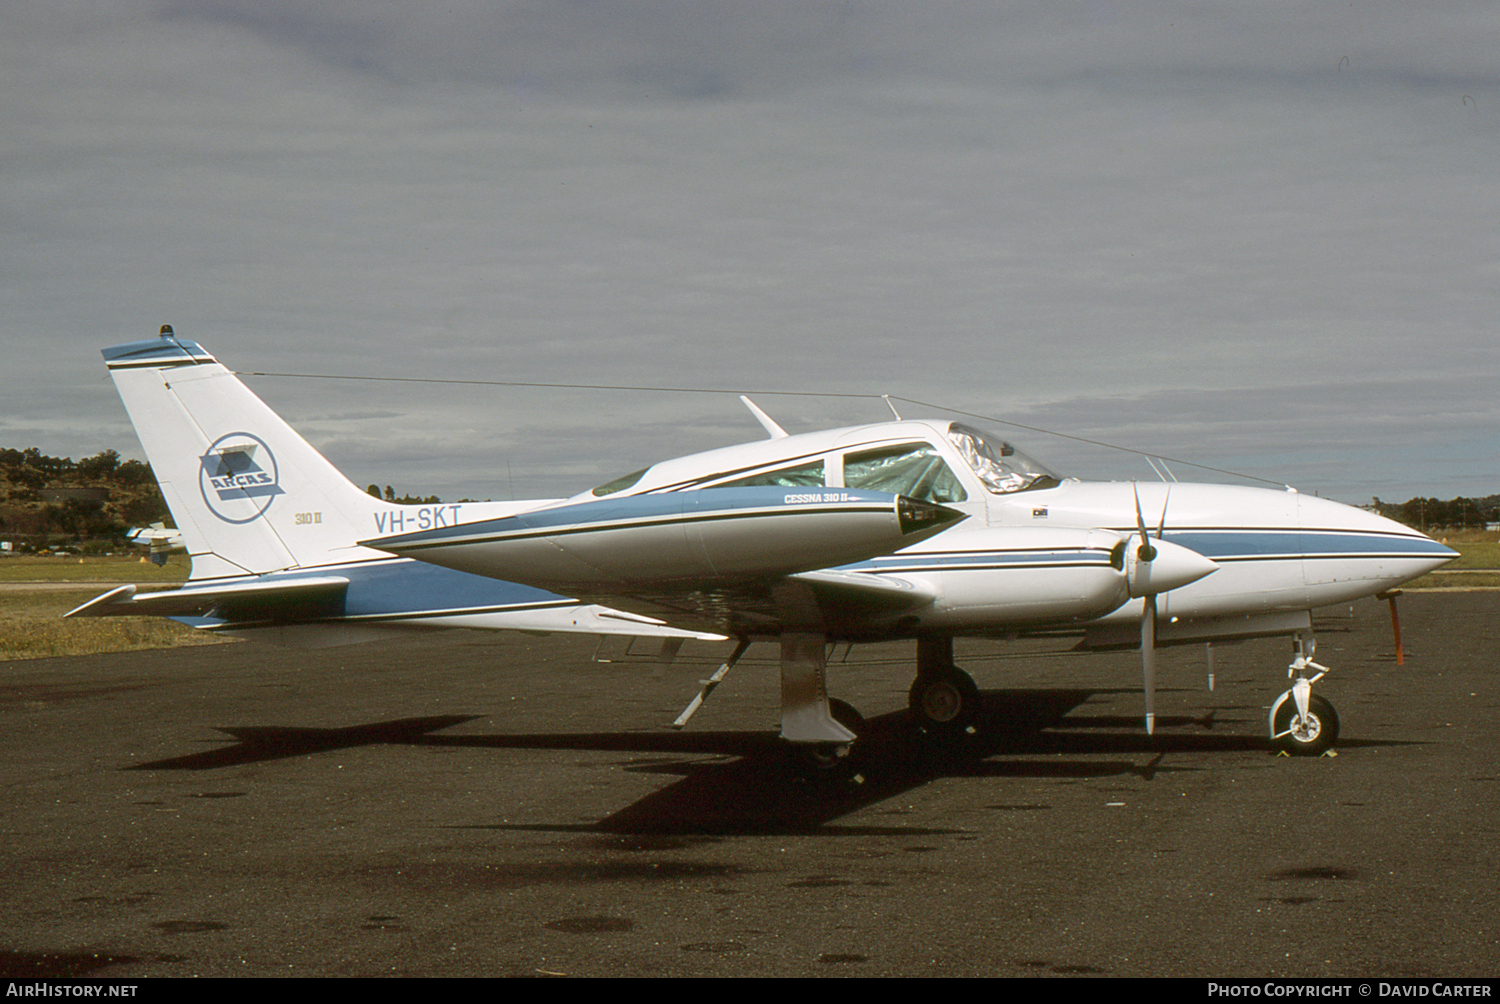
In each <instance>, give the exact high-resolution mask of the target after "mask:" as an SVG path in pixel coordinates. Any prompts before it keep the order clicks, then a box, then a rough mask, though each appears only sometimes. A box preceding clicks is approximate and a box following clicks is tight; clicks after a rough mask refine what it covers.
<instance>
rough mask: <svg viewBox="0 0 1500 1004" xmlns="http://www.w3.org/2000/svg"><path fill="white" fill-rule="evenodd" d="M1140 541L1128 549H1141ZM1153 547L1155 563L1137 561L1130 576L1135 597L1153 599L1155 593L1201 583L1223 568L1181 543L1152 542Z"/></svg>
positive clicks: (1131, 544) (1131, 592) (1133, 542)
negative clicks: (1205, 577)
mask: <svg viewBox="0 0 1500 1004" xmlns="http://www.w3.org/2000/svg"><path fill="white" fill-rule="evenodd" d="M1139 545H1140V540H1139V539H1138V538H1136V539H1132V540H1131V541H1130V542H1129V543H1128V544H1127V547H1130V548H1136V547H1139ZM1151 546H1152V548H1153V549H1154V550H1155V551H1156V557H1155V558H1154V559H1153V560H1151V561H1140V560H1137V561H1136V562H1135V567H1134V569H1133V570H1132V572H1133V574H1132V575H1131V577H1130V595H1131V596H1132V597H1141V596H1150V595H1152V594H1155V593H1164V592H1166V591H1167V590H1169V589H1177V588H1179V587H1181V586H1185V585H1187V584H1188V583H1190V582H1197V581H1198V580H1199V579H1201V578H1203V577H1204V576H1205V575H1209V574H1210V573H1212V572H1213V571H1215V570H1216V569H1217V568H1218V567H1219V566H1218V565H1217V564H1215V563H1214V562H1213V561H1211V560H1209V559H1208V558H1205V557H1204V556H1203V555H1201V554H1199V553H1198V552H1197V551H1194V550H1191V549H1189V548H1186V547H1183V546H1182V545H1181V544H1173V543H1172V542H1170V541H1166V540H1152V541H1151Z"/></svg>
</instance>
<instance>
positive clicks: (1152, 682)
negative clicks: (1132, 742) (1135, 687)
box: [1141, 596, 1156, 736]
mask: <svg viewBox="0 0 1500 1004" xmlns="http://www.w3.org/2000/svg"><path fill="white" fill-rule="evenodd" d="M1141 689H1142V690H1144V691H1145V693H1146V735H1148V736H1151V735H1155V734H1156V597H1155V596H1147V597H1146V604H1145V610H1144V611H1143V612H1142V614H1141Z"/></svg>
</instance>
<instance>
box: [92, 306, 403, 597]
mask: <svg viewBox="0 0 1500 1004" xmlns="http://www.w3.org/2000/svg"><path fill="white" fill-rule="evenodd" d="M104 360H105V363H106V364H107V365H108V367H109V373H110V376H111V377H112V378H113V379H114V382H115V388H116V389H117V390H118V391H119V393H120V398H121V400H122V401H124V403H125V410H126V411H127V412H129V413H130V420H131V422H132V423H133V424H134V425H135V431H136V435H138V436H139V437H140V440H141V445H142V446H143V447H145V450H146V456H147V458H148V459H149V460H150V461H151V468H152V470H153V471H155V473H156V478H157V481H158V482H159V483H160V484H161V490H162V494H163V496H165V498H166V501H167V506H168V508H170V509H171V510H172V515H173V517H175V518H176V520H177V526H178V528H179V529H180V530H181V531H182V536H183V542H184V543H185V544H186V545H187V549H188V553H189V554H190V555H191V556H192V559H193V571H192V578H193V579H194V580H201V579H210V578H218V577H221V576H226V575H244V574H245V573H247V572H248V573H252V574H258V573H262V572H270V571H276V570H279V569H285V568H296V567H306V566H310V565H320V564H328V563H331V562H335V561H351V560H353V561H358V560H362V559H370V558H379V557H385V555H383V554H382V553H381V552H378V551H371V550H369V549H368V548H362V547H359V546H357V545H356V544H355V541H356V540H358V539H360V537H368V536H369V534H370V528H371V526H373V525H374V523H373V520H372V516H373V514H374V513H375V512H376V510H377V509H384V508H389V505H388V504H387V503H382V502H381V501H379V500H377V499H374V498H371V497H370V496H369V495H367V494H366V493H365V492H363V491H361V490H360V489H359V488H357V487H356V486H355V485H354V484H352V483H351V482H350V481H349V479H348V478H346V477H344V476H343V475H342V474H341V473H339V471H338V470H337V468H335V467H334V466H333V465H332V464H330V463H329V462H328V461H327V460H325V459H323V456H322V455H321V454H320V453H318V451H317V450H314V449H313V448H312V447H311V446H309V445H308V443H307V441H306V440H304V439H303V438H302V437H301V436H299V435H298V434H297V433H296V432H295V431H294V430H293V429H292V427H291V426H289V425H287V424H286V422H284V421H282V420H281V418H280V417H279V416H277V415H276V413H275V412H273V411H272V410H271V409H270V408H268V407H266V405H265V403H264V402H262V401H261V399H260V398H258V397H256V396H255V395H254V394H253V393H251V391H250V389H249V388H248V387H246V386H245V385H244V384H243V383H241V382H240V381H239V379H238V378H237V377H236V376H235V375H234V374H233V373H231V372H229V370H227V369H225V368H224V367H223V366H221V365H220V364H219V363H218V361H217V360H215V359H214V358H213V356H211V355H209V354H208V353H207V352H205V351H204V350H203V349H202V348H201V347H200V346H199V345H197V344H195V343H194V342H190V341H186V340H182V339H178V338H177V337H176V336H175V335H174V334H173V333H172V329H171V328H170V327H163V328H162V334H161V337H160V338H158V339H152V340H150V341H142V342H131V343H128V344H125V345H116V346H114V347H112V348H108V349H105V350H104Z"/></svg>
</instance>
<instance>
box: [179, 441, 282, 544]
mask: <svg viewBox="0 0 1500 1004" xmlns="http://www.w3.org/2000/svg"><path fill="white" fill-rule="evenodd" d="M199 460H200V461H201V463H200V465H199V470H198V490H199V491H200V492H201V493H202V495H203V501H204V502H205V503H207V505H208V508H209V510H210V511H211V512H212V513H213V514H214V515H215V516H217V517H219V518H220V519H222V520H223V521H224V522H226V523H249V522H251V521H252V520H256V519H259V518H260V517H261V515H262V514H263V513H264V512H265V511H266V510H267V509H269V508H270V507H271V502H272V500H274V499H275V498H276V496H278V495H285V494H286V492H285V491H284V490H283V489H282V488H281V487H280V485H278V484H277V477H278V474H277V468H276V457H275V456H273V455H272V453H271V449H270V447H268V446H266V443H265V440H263V439H261V438H260V437H259V436H252V435H250V433H248V432H231V433H229V435H227V436H220V437H219V438H218V439H216V440H214V443H213V445H212V446H210V447H209V448H208V452H207V453H205V454H203V456H202V457H200V458H199Z"/></svg>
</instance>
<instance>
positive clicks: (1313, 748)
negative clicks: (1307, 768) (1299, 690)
mask: <svg viewBox="0 0 1500 1004" xmlns="http://www.w3.org/2000/svg"><path fill="white" fill-rule="evenodd" d="M1296 717H1297V702H1296V701H1294V700H1292V699H1291V698H1290V697H1288V698H1287V699H1286V700H1285V701H1283V702H1282V704H1281V707H1280V708H1278V709H1277V711H1276V718H1275V721H1274V722H1273V725H1274V728H1275V732H1276V734H1277V735H1278V736H1280V738H1279V739H1277V740H1275V742H1276V745H1277V746H1279V747H1280V748H1281V749H1283V750H1285V751H1286V752H1288V753H1290V754H1292V756H1317V755H1318V754H1320V753H1322V752H1323V751H1324V750H1326V749H1328V748H1329V747H1330V746H1332V745H1333V744H1334V742H1335V741H1337V739H1338V737H1339V716H1338V712H1336V711H1334V710H1333V705H1332V704H1329V703H1328V702H1327V701H1325V700H1324V699H1323V698H1321V697H1319V696H1318V695H1316V694H1313V695H1312V696H1310V697H1309V698H1308V700H1307V717H1306V718H1305V719H1303V720H1302V721H1301V722H1299V723H1297V726H1296V727H1295V728H1293V727H1292V719H1294V718H1296ZM1283 732H1285V733H1286V734H1285V735H1282V733H1283Z"/></svg>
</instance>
